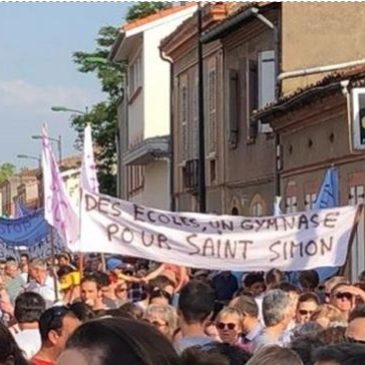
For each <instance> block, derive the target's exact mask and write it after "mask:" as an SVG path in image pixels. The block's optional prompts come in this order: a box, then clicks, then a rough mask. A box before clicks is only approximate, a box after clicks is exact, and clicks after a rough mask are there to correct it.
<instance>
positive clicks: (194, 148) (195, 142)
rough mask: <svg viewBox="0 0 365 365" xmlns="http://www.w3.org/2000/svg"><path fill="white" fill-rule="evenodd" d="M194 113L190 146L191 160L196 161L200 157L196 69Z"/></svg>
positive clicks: (195, 74) (193, 100)
mask: <svg viewBox="0 0 365 365" xmlns="http://www.w3.org/2000/svg"><path fill="white" fill-rule="evenodd" d="M192 84H193V87H192V112H193V123H192V127H191V128H190V131H191V134H192V135H191V140H190V141H191V143H189V144H190V153H191V156H190V158H192V159H195V158H198V156H199V150H198V148H199V92H198V90H199V79H198V70H197V69H196V70H195V72H194V73H193V79H192Z"/></svg>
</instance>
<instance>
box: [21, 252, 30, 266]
mask: <svg viewBox="0 0 365 365" xmlns="http://www.w3.org/2000/svg"><path fill="white" fill-rule="evenodd" d="M20 264H21V265H28V264H29V255H28V254H27V253H25V252H23V253H22V254H21V255H20Z"/></svg>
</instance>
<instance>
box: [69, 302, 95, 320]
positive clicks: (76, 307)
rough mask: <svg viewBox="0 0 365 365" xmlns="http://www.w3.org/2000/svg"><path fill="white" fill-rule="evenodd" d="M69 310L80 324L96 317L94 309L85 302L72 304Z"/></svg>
mask: <svg viewBox="0 0 365 365" xmlns="http://www.w3.org/2000/svg"><path fill="white" fill-rule="evenodd" d="M69 308H70V310H71V311H72V313H73V314H74V315H75V316H76V317H77V318H78V319H79V320H80V322H86V321H89V320H90V319H93V318H94V317H95V313H94V311H93V310H92V308H91V307H90V306H89V305H87V304H86V303H84V302H75V303H72V304H70V305H69Z"/></svg>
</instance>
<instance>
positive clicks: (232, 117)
mask: <svg viewBox="0 0 365 365" xmlns="http://www.w3.org/2000/svg"><path fill="white" fill-rule="evenodd" d="M228 74H229V95H228V103H229V137H228V143H229V146H230V147H231V148H236V147H237V143H238V126H239V110H240V87H239V74H238V71H237V70H233V69H231V70H229V71H228Z"/></svg>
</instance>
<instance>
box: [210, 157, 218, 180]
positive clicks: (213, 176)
mask: <svg viewBox="0 0 365 365" xmlns="http://www.w3.org/2000/svg"><path fill="white" fill-rule="evenodd" d="M209 175H210V182H211V183H214V182H216V180H217V165H216V162H215V160H210V161H209Z"/></svg>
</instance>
